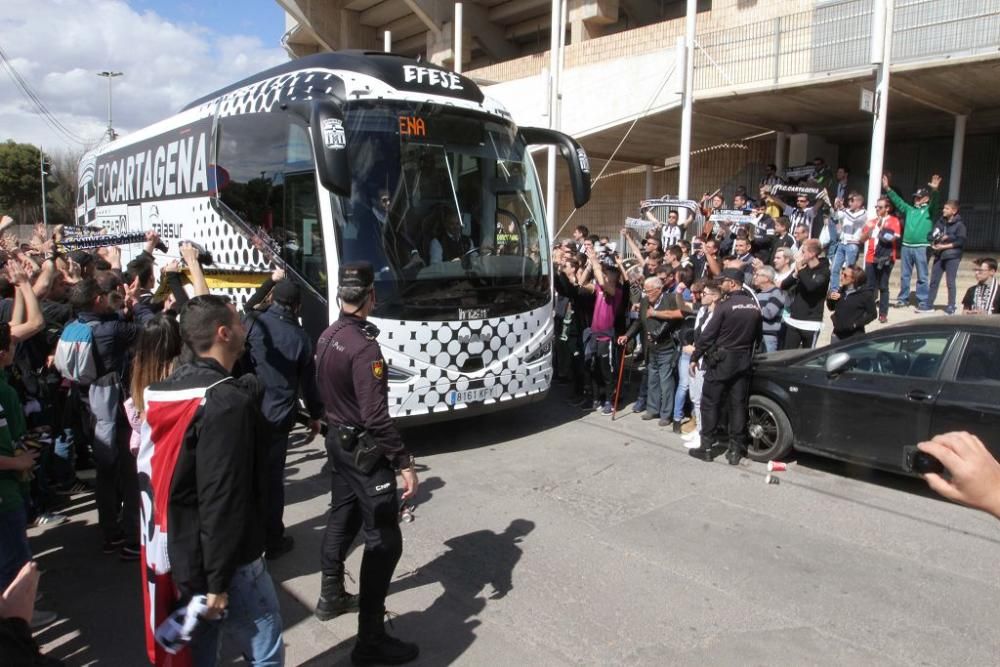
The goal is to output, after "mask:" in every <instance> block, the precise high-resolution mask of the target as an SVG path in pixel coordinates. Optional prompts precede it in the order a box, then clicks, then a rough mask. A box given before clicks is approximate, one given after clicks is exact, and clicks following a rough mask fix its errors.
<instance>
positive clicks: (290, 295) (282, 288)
mask: <svg viewBox="0 0 1000 667" xmlns="http://www.w3.org/2000/svg"><path fill="white" fill-rule="evenodd" d="M271 296H272V297H274V300H275V301H277V302H278V303H282V304H285V305H286V306H291V307H293V308H294V307H295V306H298V305H299V304H300V303H301V302H302V291H301V290H300V289H299V286H298V284H297V283H295V281H292V280H289V279H287V278H285V279H284V280H279V281H278V282H277V283H276V284H275V285H274V289H273V290H272V292H271Z"/></svg>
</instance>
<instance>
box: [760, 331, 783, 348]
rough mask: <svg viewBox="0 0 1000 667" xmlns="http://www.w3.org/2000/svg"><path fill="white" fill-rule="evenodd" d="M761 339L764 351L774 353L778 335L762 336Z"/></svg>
mask: <svg viewBox="0 0 1000 667" xmlns="http://www.w3.org/2000/svg"><path fill="white" fill-rule="evenodd" d="M762 338H763V339H764V350H765V351H766V352H776V351H777V350H778V338H779V336H778V334H776V333H773V334H764V335H763V336H762Z"/></svg>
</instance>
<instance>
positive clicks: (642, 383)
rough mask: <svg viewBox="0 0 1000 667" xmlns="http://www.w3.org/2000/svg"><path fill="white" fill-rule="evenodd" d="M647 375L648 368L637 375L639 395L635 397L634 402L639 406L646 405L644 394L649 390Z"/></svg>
mask: <svg viewBox="0 0 1000 667" xmlns="http://www.w3.org/2000/svg"><path fill="white" fill-rule="evenodd" d="M648 373H649V367H648V366H647V367H646V368H645V369H643V371H642V372H641V373H639V395H638V396H636V397H635V402H636V403H639V404H641V405H646V394H647V392H648V390H649V382H648V381H647V380H646V378H647V377H649V375H648Z"/></svg>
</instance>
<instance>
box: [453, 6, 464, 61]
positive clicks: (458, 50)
mask: <svg viewBox="0 0 1000 667" xmlns="http://www.w3.org/2000/svg"><path fill="white" fill-rule="evenodd" d="M462 30H463V26H462V3H461V2H456V3H455V66H454V69H455V71H456V72H458V73H459V74H461V73H462V59H463V55H464V54H463V52H462V41H463V40H462V37H463V35H462Z"/></svg>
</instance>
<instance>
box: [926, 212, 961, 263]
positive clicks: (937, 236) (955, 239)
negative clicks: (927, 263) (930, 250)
mask: <svg viewBox="0 0 1000 667" xmlns="http://www.w3.org/2000/svg"><path fill="white" fill-rule="evenodd" d="M966 236H968V233H967V232H966V229H965V222H964V221H963V220H962V216H961V215H959V214H958V213H956V214H955V215H953V216H951V220H945V219H944V218H938V220H937V222H935V223H934V230H933V231H932V232H931V238H932V240H931V243H952V244H954V246H955V247H954V248H948V249H947V250H942V251H941V252H939V253H935V254H936V255H937V258H938V259H959V258H961V256H962V251H963V248H964V247H965V238H966Z"/></svg>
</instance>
